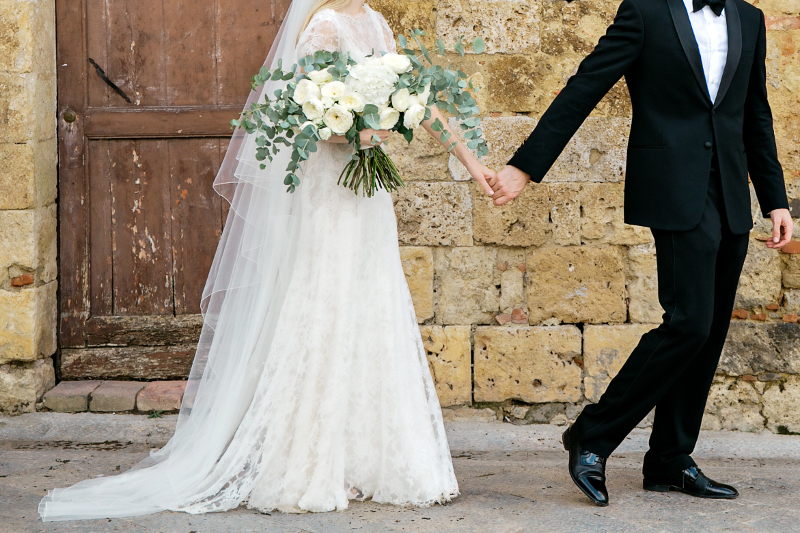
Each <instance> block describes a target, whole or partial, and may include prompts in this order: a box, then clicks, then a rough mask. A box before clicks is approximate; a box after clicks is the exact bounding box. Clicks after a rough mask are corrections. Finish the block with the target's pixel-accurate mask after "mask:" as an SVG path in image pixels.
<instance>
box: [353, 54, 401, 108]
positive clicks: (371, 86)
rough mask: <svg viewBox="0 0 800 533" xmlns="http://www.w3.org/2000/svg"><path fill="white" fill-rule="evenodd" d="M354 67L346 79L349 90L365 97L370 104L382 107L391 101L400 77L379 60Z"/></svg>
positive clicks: (371, 60)
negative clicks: (390, 98)
mask: <svg viewBox="0 0 800 533" xmlns="http://www.w3.org/2000/svg"><path fill="white" fill-rule="evenodd" d="M368 59H370V61H365V62H363V63H359V64H358V65H353V66H352V67H351V68H350V74H349V75H348V76H347V78H346V79H345V84H346V85H347V88H348V89H350V90H351V91H354V92H357V93H358V94H360V95H361V96H363V97H364V99H365V100H366V102H367V103H368V104H373V105H381V104H385V103H387V102H388V101H389V97H390V96H391V95H392V93H393V92H394V87H395V84H396V83H397V81H398V79H399V77H398V76H397V74H396V73H395V72H394V71H393V70H392V69H391V68H389V67H387V66H386V65H384V64H383V63H381V61H380V60H379V59H375V58H368Z"/></svg>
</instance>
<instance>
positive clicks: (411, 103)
mask: <svg viewBox="0 0 800 533" xmlns="http://www.w3.org/2000/svg"><path fill="white" fill-rule="evenodd" d="M415 105H423V106H424V105H425V104H424V103H423V102H422V101H421V100H420V99H419V97H418V96H417V95H416V94H412V95H411V96H409V97H408V107H409V109H410V108H412V107H414V106H415Z"/></svg>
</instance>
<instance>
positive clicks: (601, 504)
mask: <svg viewBox="0 0 800 533" xmlns="http://www.w3.org/2000/svg"><path fill="white" fill-rule="evenodd" d="M567 433H569V430H567V431H565V432H564V433H563V434H562V435H561V444H563V445H564V449H565V450H566V451H567V452H569V440H567ZM567 470H569V477H570V478H571V479H572V482H573V483H575V486H576V487H578V488H579V489H580V490H581V492H582V493H584V494H585V495H586V497H587V498H589V499H590V500H591V501H592V503H593V504H595V505H596V506H598V507H608V502H599V501H597V500H595V499H594V497H593V496H592V495H591V494H589V493H588V492H587V491H586V490H584V488H583V487H581V486H580V484H579V483H578V481H577V480H576V479H575V476H573V475H572V469H570V468H567Z"/></svg>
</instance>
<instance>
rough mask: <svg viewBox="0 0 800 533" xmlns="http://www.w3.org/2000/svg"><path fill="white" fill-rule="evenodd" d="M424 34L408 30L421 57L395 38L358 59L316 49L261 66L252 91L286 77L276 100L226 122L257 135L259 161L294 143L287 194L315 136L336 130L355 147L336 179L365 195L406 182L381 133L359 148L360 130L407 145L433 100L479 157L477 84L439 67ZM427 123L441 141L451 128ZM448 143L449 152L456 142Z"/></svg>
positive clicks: (479, 46) (482, 146)
mask: <svg viewBox="0 0 800 533" xmlns="http://www.w3.org/2000/svg"><path fill="white" fill-rule="evenodd" d="M423 35H425V33H424V32H423V31H420V30H415V31H414V32H413V39H414V40H415V41H416V43H417V44H418V46H419V50H420V52H419V55H418V53H417V52H415V51H414V50H412V49H411V48H409V43H408V40H407V39H406V38H405V37H403V36H400V38H399V41H400V45H401V46H402V50H403V54H393V53H387V54H383V55H382V56H378V55H375V54H373V55H372V56H370V57H367V58H366V59H364V60H363V61H359V62H357V61H354V60H353V59H352V58H350V56H349V55H347V54H340V53H338V52H332V53H331V52H327V51H318V52H315V53H314V54H313V55H309V56H306V57H303V58H301V59H300V60H299V61H298V63H297V64H295V65H292V66H291V67H290V68H289V70H287V71H284V70H283V65H282V64H281V62H280V61H279V62H278V68H276V69H274V70H269V69H268V68H266V67H261V70H260V71H259V73H258V74H256V75H255V76H254V77H253V89H255V88H256V87H258V86H261V85H263V84H264V83H266V82H267V81H278V82H288V83H287V84H286V85H285V86H284V87H283V88H281V89H278V90H276V91H275V92H274V95H272V96H274V99H272V97H271V95H269V94H265V95H264V99H263V100H262V101H259V102H255V103H253V104H252V106H251V107H250V109H248V110H246V111H245V112H244V113H243V114H242V116H241V117H240V118H239V120H232V121H231V125H232V126H233V127H241V128H244V129H245V130H246V131H247V133H249V134H255V135H256V145H257V148H256V159H257V160H258V161H266V160H269V161H272V160H273V157H274V156H275V155H276V154H277V153H278V151H279V150H280V149H281V146H286V147H289V148H291V150H292V153H291V160H290V162H289V164H288V166H287V168H286V172H287V175H286V178H285V180H284V183H285V184H286V185H287V187H288V189H287V190H288V192H294V191H295V189H296V187H297V186H299V185H300V178H299V177H298V174H300V173H301V164H302V162H303V161H305V160H307V159H308V158H309V157H310V154H312V153H313V152H316V151H317V143H318V142H319V141H326V140H328V139H330V138H331V136H333V135H342V136H344V137H345V138H346V139H347V141H348V143H350V144H351V145H352V146H353V147H354V153H353V154H352V155H351V156H350V157H349V159H348V161H347V164H346V165H345V168H344V170H343V171H342V173H341V175H340V177H339V184H340V185H343V186H345V187H348V188H349V189H352V190H353V191H354V192H355V193H356V194H358V193H359V191H360V192H361V193H362V194H364V195H366V196H367V197H371V196H372V195H373V194H375V192H376V191H377V190H378V189H379V188H381V189H385V190H388V191H393V190H396V189H397V188H398V187H402V186H404V183H403V180H402V178H401V177H400V174H399V172H398V171H397V168H396V167H395V165H394V163H393V162H392V160H391V159H390V158H389V156H388V155H386V153H385V152H384V151H383V149H382V148H381V147H380V146H378V144H379V143H380V139H379V138H378V137H377V136H373V137H372V146H367V147H366V149H363V147H362V146H361V135H360V134H361V132H362V131H364V130H366V129H370V128H371V129H374V130H390V131H396V132H399V133H400V134H402V135H403V136H404V137H405V139H406V141H407V142H409V143H410V142H411V141H412V140H413V138H414V129H415V128H417V127H419V126H420V124H422V123H423V122H425V121H427V120H429V119H430V118H431V106H433V105H435V106H436V107H438V108H439V109H441V110H444V111H447V112H448V113H449V114H451V115H454V116H455V117H456V118H457V119H458V120H459V122H460V127H461V129H462V130H464V138H465V139H466V140H467V146H468V147H469V148H471V149H473V150H475V151H476V152H477V154H478V156H479V157H481V156H483V155H486V154H487V153H488V148H487V146H486V142H485V140H484V139H483V132H482V131H481V129H480V118H479V117H478V116H477V115H478V113H479V109H478V107H477V105H476V103H475V99H474V98H473V97H472V95H471V94H470V92H474V91H475V90H476V88H475V87H474V86H473V85H472V82H469V81H467V75H466V74H465V73H464V72H463V71H461V70H459V69H457V68H453V66H452V65H450V66H448V67H446V68H444V67H442V66H440V65H436V64H434V63H433V61H432V60H431V57H430V52H429V50H428V49H427V48H426V47H425V46H424V45H423V44H422V42H421V41H420V39H419V37H420V36H423ZM462 40H463V36H462V37H461V38H459V40H458V42H457V43H456V45H455V50H456V52H457V53H458V54H459V55H461V56H462V57H463V56H464V54H465V50H464V45H463V43H462ZM436 47H437V51H438V53H439V55H444V54H445V46H444V43H443V42H442V40H441V39H439V40H437V42H436ZM472 47H473V51H474V52H475V53H482V52H483V51H484V50H485V43H484V42H483V40H482V39H480V38H478V39H476V40H475V41H474V42H473V43H472ZM423 58H424V59H425V61H426V62H427V66H426V65H425V64H424V63H423V62H422V60H423ZM431 128H432V129H433V130H434V131H437V132H440V139H441V141H442V143H445V144H446V143H447V142H448V140H450V137H451V135H450V132H448V131H446V130H445V128H444V125H443V124H442V122H441V121H440V120H438V119H437V120H436V121H434V123H433V124H432V125H431ZM454 141H455V140H454ZM446 145H447V144H446ZM447 146H448V150H449V151H450V150H452V149H453V148H455V146H456V142H451V143H450V144H449V145H447ZM265 168H266V163H261V169H262V170H263V169H265Z"/></svg>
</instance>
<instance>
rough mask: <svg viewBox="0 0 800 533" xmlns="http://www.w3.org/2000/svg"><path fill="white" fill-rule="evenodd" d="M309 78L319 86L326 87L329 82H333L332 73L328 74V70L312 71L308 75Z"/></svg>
mask: <svg viewBox="0 0 800 533" xmlns="http://www.w3.org/2000/svg"><path fill="white" fill-rule="evenodd" d="M307 76H308V77H309V78H311V81H313V82H314V83H316V84H317V85H324V84H326V83H328V82H329V81H333V76H332V75H331V73H330V72H328V69H325V70H312V71H311V72H309V73H308V74H307Z"/></svg>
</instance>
